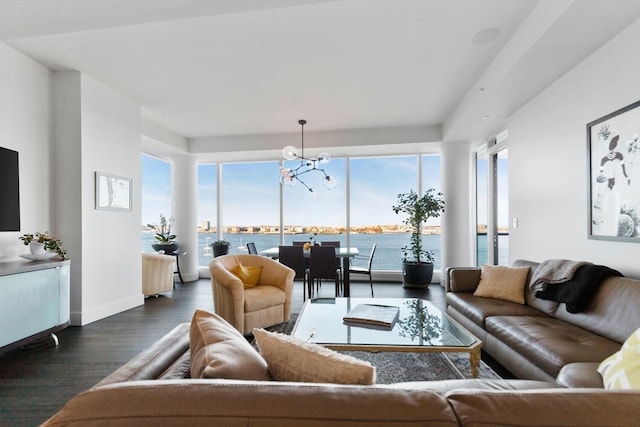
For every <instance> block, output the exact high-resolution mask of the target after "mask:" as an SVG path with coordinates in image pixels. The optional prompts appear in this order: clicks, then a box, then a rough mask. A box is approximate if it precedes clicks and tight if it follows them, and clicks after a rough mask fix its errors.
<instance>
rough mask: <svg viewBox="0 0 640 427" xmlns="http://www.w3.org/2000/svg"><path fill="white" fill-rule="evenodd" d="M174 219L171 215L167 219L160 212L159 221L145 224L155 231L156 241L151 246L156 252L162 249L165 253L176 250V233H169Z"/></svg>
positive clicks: (177, 245) (177, 246)
mask: <svg viewBox="0 0 640 427" xmlns="http://www.w3.org/2000/svg"><path fill="white" fill-rule="evenodd" d="M174 223H175V220H174V219H173V217H172V216H170V217H169V219H167V218H166V217H165V216H164V215H163V214H160V222H159V223H158V224H147V227H149V228H151V229H153V231H155V232H156V235H155V239H156V243H153V244H152V245H151V247H152V248H153V250H155V251H156V252H160V251H163V252H164V253H165V254H172V253H174V252H175V251H177V250H178V248H179V247H180V245H179V244H178V243H177V242H176V241H175V239H176V237H177V236H176V235H175V234H172V233H171V229H172V228H173V224H174Z"/></svg>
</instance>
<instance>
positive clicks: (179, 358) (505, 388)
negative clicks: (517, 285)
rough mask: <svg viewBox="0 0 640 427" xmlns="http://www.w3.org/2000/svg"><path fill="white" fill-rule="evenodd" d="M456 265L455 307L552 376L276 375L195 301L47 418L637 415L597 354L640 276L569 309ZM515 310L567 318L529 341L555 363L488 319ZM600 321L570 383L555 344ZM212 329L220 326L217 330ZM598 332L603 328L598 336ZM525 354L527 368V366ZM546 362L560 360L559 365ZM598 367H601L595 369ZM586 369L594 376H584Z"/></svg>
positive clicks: (494, 346)
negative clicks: (522, 296)
mask: <svg viewBox="0 0 640 427" xmlns="http://www.w3.org/2000/svg"><path fill="white" fill-rule="evenodd" d="M517 265H521V266H522V265H524V266H531V267H533V268H535V267H536V265H535V263H528V262H518V263H517ZM448 273H449V275H450V276H449V283H448V285H447V286H448V288H449V289H448V291H449V292H448V294H447V298H448V299H450V300H451V301H450V306H449V308H450V310H449V311H450V313H451V314H452V315H453V316H455V317H456V318H457V319H458V321H460V322H462V323H464V324H465V325H467V326H468V327H469V328H472V330H473V332H474V333H478V334H479V335H480V336H481V337H482V338H483V340H486V341H485V342H486V343H487V344H489V346H488V351H490V352H491V354H492V355H493V356H494V357H496V358H498V360H500V361H501V362H503V363H505V362H506V363H507V366H508V368H509V369H510V370H512V372H513V371H516V372H519V373H520V374H524V375H523V378H527V377H529V378H531V377H533V378H536V377H543V380H539V379H513V380H481V379H477V380H446V381H431V382H429V381H424V382H410V383H397V384H384V385H382V384H372V385H349V384H336V383H330V382H328V381H327V382H320V383H318V382H308V381H302V382H292V381H285V380H280V381H276V380H274V378H273V377H270V372H271V371H270V367H271V364H270V363H271V362H268V361H267V359H268V357H267V355H265V354H264V353H263V354H262V356H264V358H265V360H262V359H261V355H260V353H258V352H257V351H256V350H255V349H253V348H252V347H251V346H250V345H249V344H248V342H247V341H246V340H245V339H244V337H242V335H239V333H238V332H237V331H235V329H233V328H232V327H231V326H230V325H229V328H230V329H233V330H232V331H228V330H227V331H224V330H223V331H222V332H220V330H221V329H224V328H225V326H224V325H222V328H221V327H218V326H216V325H213V327H211V324H209V325H208V326H207V325H206V324H199V323H196V318H197V317H198V312H196V315H194V320H193V321H192V322H191V323H190V324H189V323H184V324H181V325H178V326H176V327H175V328H174V329H173V330H172V331H170V332H169V333H168V334H166V335H165V336H164V337H162V338H161V339H160V340H158V341H157V342H156V343H154V344H153V345H152V346H151V347H150V348H148V349H147V350H145V351H144V352H142V353H140V354H139V355H138V356H136V357H135V358H133V359H132V360H131V361H129V362H128V363H127V364H125V365H124V366H122V367H121V368H119V369H118V370H116V371H115V372H113V373H112V374H111V375H109V376H108V377H106V378H105V379H104V380H102V381H101V382H100V383H98V384H97V385H96V386H95V387H93V388H92V389H90V390H88V391H86V392H84V393H81V394H79V395H77V396H75V397H74V398H72V399H71V400H70V401H69V402H67V404H66V405H65V406H64V407H63V408H62V409H61V410H60V411H59V412H58V413H57V414H55V415H54V416H53V417H51V418H50V419H49V420H48V421H47V422H45V424H44V425H45V426H46V427H50V426H62V425H65V426H68V425H82V426H93V425H110V426H119V425H122V426H155V425H185V426H186V425H194V426H196V425H207V426H283V427H287V426H324V425H335V426H357V425H362V426H365V425H366V426H489V425H504V426H507V425H509V426H555V427H558V426H585V427H589V426H629V425H637V422H638V420H640V404H638V403H639V402H640V391H638V390H608V389H605V388H603V384H602V380H601V379H597V380H596V379H594V377H593V375H594V372H595V371H594V369H595V366H593V365H596V366H597V363H596V361H599V360H601V358H604V357H606V356H608V355H609V354H611V353H613V352H615V351H617V350H618V349H619V348H620V343H621V342H622V340H624V338H623V336H624V335H625V334H626V331H629V333H631V332H633V331H631V329H632V328H633V327H632V326H631V325H634V324H635V325H636V326H638V323H637V322H636V320H638V313H637V312H636V311H637V310H635V308H634V307H632V305H634V304H635V307H637V306H638V305H637V304H638V302H639V301H638V298H639V297H638V295H639V294H640V287H639V286H640V283H639V282H638V281H633V280H630V279H620V278H615V279H610V280H609V281H607V282H606V283H605V284H604V286H603V287H602V288H601V289H600V290H599V293H598V295H597V296H596V299H595V300H594V302H593V304H592V305H591V306H590V309H589V311H588V312H585V313H582V314H580V315H577V318H575V319H574V317H572V316H570V315H568V314H567V313H564V311H563V308H562V307H561V304H553V303H550V302H545V303H541V302H539V301H538V302H535V301H532V303H531V304H517V306H516V305H515V304H516V303H508V304H507V303H506V301H503V302H504V303H503V302H499V301H500V300H496V301H486V300H489V299H490V298H482V297H478V296H474V295H473V291H472V289H473V286H472V282H473V281H474V279H473V278H474V277H475V279H476V282H477V281H478V280H479V277H480V270H477V269H464V270H462V269H451V270H450V271H449V272H448ZM528 293H529V292H528ZM527 298H530V296H528V297H527ZM456 301H457V302H456ZM613 303H617V304H618V307H617V309H616V308H615V307H610V304H613ZM511 304H514V305H511ZM627 304H628V305H627ZM554 306H555V308H554ZM456 307H457V308H456ZM461 307H465V308H466V311H464V310H463V309H462V308H461ZM474 307H477V308H475V309H474ZM491 307H493V308H491ZM535 307H540V308H535ZM542 307H544V308H545V309H544V310H542ZM474 310H475V311H474ZM620 310H622V312H620ZM477 311H482V312H484V313H486V314H487V315H486V316H485V317H484V319H485V320H484V322H477V323H476V322H475V321H474V320H473V319H474V318H475V317H474V316H471V313H475V312H477ZM507 313H508V314H509V316H508V317H511V318H512V317H518V316H519V317H523V318H524V317H528V318H530V321H531V324H532V325H534V327H532V328H529V329H528V328H523V332H524V333H525V336H526V335H527V334H529V333H531V331H534V330H536V329H537V325H540V324H545V323H544V322H547V323H546V324H547V326H549V325H550V324H551V323H549V322H550V321H551V320H554V319H555V320H556V321H558V322H561V323H559V326H558V328H559V329H558V333H557V334H555V335H554V330H553V329H554V327H550V330H548V331H547V334H548V336H549V337H552V339H551V341H550V343H551V345H550V346H549V347H548V348H546V347H545V346H544V345H543V344H536V343H535V341H534V340H533V339H532V341H531V346H532V347H536V346H537V347H538V348H540V349H545V348H546V349H545V350H544V351H546V354H547V355H549V359H553V360H554V364H548V363H541V365H543V366H542V367H541V366H538V365H536V364H535V361H536V360H541V359H535V358H534V357H533V356H531V355H530V354H529V353H527V352H526V351H522V353H517V351H518V347H517V346H513V348H511V349H510V351H508V352H505V350H504V349H505V347H506V346H507V344H505V343H503V342H502V341H500V339H501V337H502V336H501V335H500V334H499V333H497V332H495V333H494V332H492V329H491V328H489V327H487V328H486V329H485V328H484V327H482V326H481V325H482V324H487V325H489V324H492V323H494V322H492V321H490V319H491V318H492V317H495V316H498V315H506V314H507ZM616 313H617V314H616ZM214 316H215V315H214ZM566 319H574V320H573V322H569V321H568V320H566ZM496 320H497V319H496ZM603 321H605V323H606V322H609V321H613V322H619V323H621V324H622V326H621V327H620V329H621V330H620V331H617V332H616V333H611V334H609V337H606V336H602V337H601V339H603V340H607V341H611V343H612V344H610V345H609V344H607V347H606V350H604V351H602V352H601V353H597V355H596V356H585V358H587V361H586V362H584V361H582V359H584V358H583V357H582V356H580V355H581V354H582V353H584V352H586V353H589V352H590V351H591V348H592V347H591V341H588V342H587V344H586V345H587V346H586V347H584V348H583V350H581V351H577V352H576V353H577V354H578V356H577V357H578V359H580V360H581V362H579V363H578V365H579V366H576V368H579V367H581V366H582V367H583V368H584V366H583V364H584V363H586V368H587V369H582V370H580V369H575V370H573V371H572V373H571V375H568V377H569V379H570V380H571V381H567V382H566V383H563V382H562V381H556V378H555V377H554V376H553V372H555V371H558V372H560V370H564V369H567V366H571V365H576V363H573V362H574V360H569V359H567V360H565V361H559V362H557V363H556V362H555V359H554V358H555V357H556V356H555V354H556V353H562V352H560V350H558V349H556V347H555V346H556V344H558V343H560V340H561V338H562V337H564V336H566V340H567V342H565V343H564V344H562V346H561V347H562V348H564V347H563V346H564V345H565V344H566V346H567V347H571V346H573V345H578V346H579V345H580V342H577V341H578V340H580V339H583V338H580V337H587V336H589V337H591V334H594V335H597V334H596V333H595V332H592V330H596V331H606V330H607V327H608V328H609V329H616V328H615V327H614V325H606V326H605V325H601V323H602V322H603ZM540 322H542V323H540ZM496 324H498V323H496ZM203 325H204V326H203ZM218 325H220V324H218ZM567 328H568V329H567ZM574 328H576V329H574ZM578 329H579V330H580V331H578ZM566 331H569V332H566ZM578 332H579V334H578V335H574V333H578ZM212 335H215V336H216V338H215V339H211V336H212ZM256 337H258V335H256ZM592 339H593V340H598V338H597V337H592ZM543 341H544V340H543ZM258 344H259V345H260V342H259V341H258ZM585 348H586V350H584V349H585ZM261 350H263V349H262V348H261ZM540 351H542V350H540ZM609 351H611V353H608V352H609ZM531 353H532V354H533V353H535V352H533V351H532V352H531ZM503 355H504V357H503ZM507 356H508V357H507ZM545 360H546V359H545ZM327 363H329V362H327ZM520 363H522V364H523V367H522V368H518V366H519V364H520ZM201 365H204V368H202V366H201ZM547 365H553V366H557V367H555V368H553V369H550V368H548V367H547ZM300 366H302V365H300ZM595 375H597V376H598V377H599V374H598V373H597V372H595ZM192 376H193V377H198V378H192ZM581 376H584V377H585V378H586V380H582V381H581V380H580V377H581ZM202 377H207V378H202Z"/></svg>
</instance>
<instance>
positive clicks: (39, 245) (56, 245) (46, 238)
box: [19, 231, 67, 259]
mask: <svg viewBox="0 0 640 427" xmlns="http://www.w3.org/2000/svg"><path fill="white" fill-rule="evenodd" d="M19 239H20V240H22V242H23V243H24V245H25V246H29V251H31V254H32V255H34V256H36V257H43V258H44V255H45V253H46V252H47V251H49V252H54V253H56V254H58V256H59V257H60V258H62V259H66V257H67V250H66V249H65V248H64V247H63V246H62V241H61V240H60V239H56V238H55V237H53V236H51V235H50V234H49V232H48V231H45V232H44V233H41V232H39V231H36V232H35V233H33V234H29V233H28V234H24V235H22V236H21V237H19Z"/></svg>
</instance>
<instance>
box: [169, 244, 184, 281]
mask: <svg viewBox="0 0 640 427" xmlns="http://www.w3.org/2000/svg"><path fill="white" fill-rule="evenodd" d="M186 254H187V251H183V252H173V253H170V254H167V255H171V256H174V257H176V268H177V270H178V277H179V278H180V283H182V284H184V280H182V273H180V257H181V256H183V255H186Z"/></svg>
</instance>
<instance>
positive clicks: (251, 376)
mask: <svg viewBox="0 0 640 427" xmlns="http://www.w3.org/2000/svg"><path fill="white" fill-rule="evenodd" d="M189 340H190V342H189V346H190V350H189V351H190V355H191V377H192V378H226V379H238V380H264V381H268V380H270V379H271V376H270V375H269V370H268V367H267V362H265V360H264V359H263V358H262V356H260V354H259V353H258V352H257V351H256V350H255V349H254V348H253V347H252V346H251V344H249V342H248V341H247V340H246V339H245V338H244V337H243V336H242V335H241V334H240V332H238V331H237V330H236V329H235V328H234V327H233V326H231V325H230V324H229V323H228V322H227V321H226V320H224V319H223V318H222V317H220V316H218V315H217V314H214V313H209V312H207V311H204V310H196V312H195V314H194V315H193V319H192V320H191V328H190V330H189Z"/></svg>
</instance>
